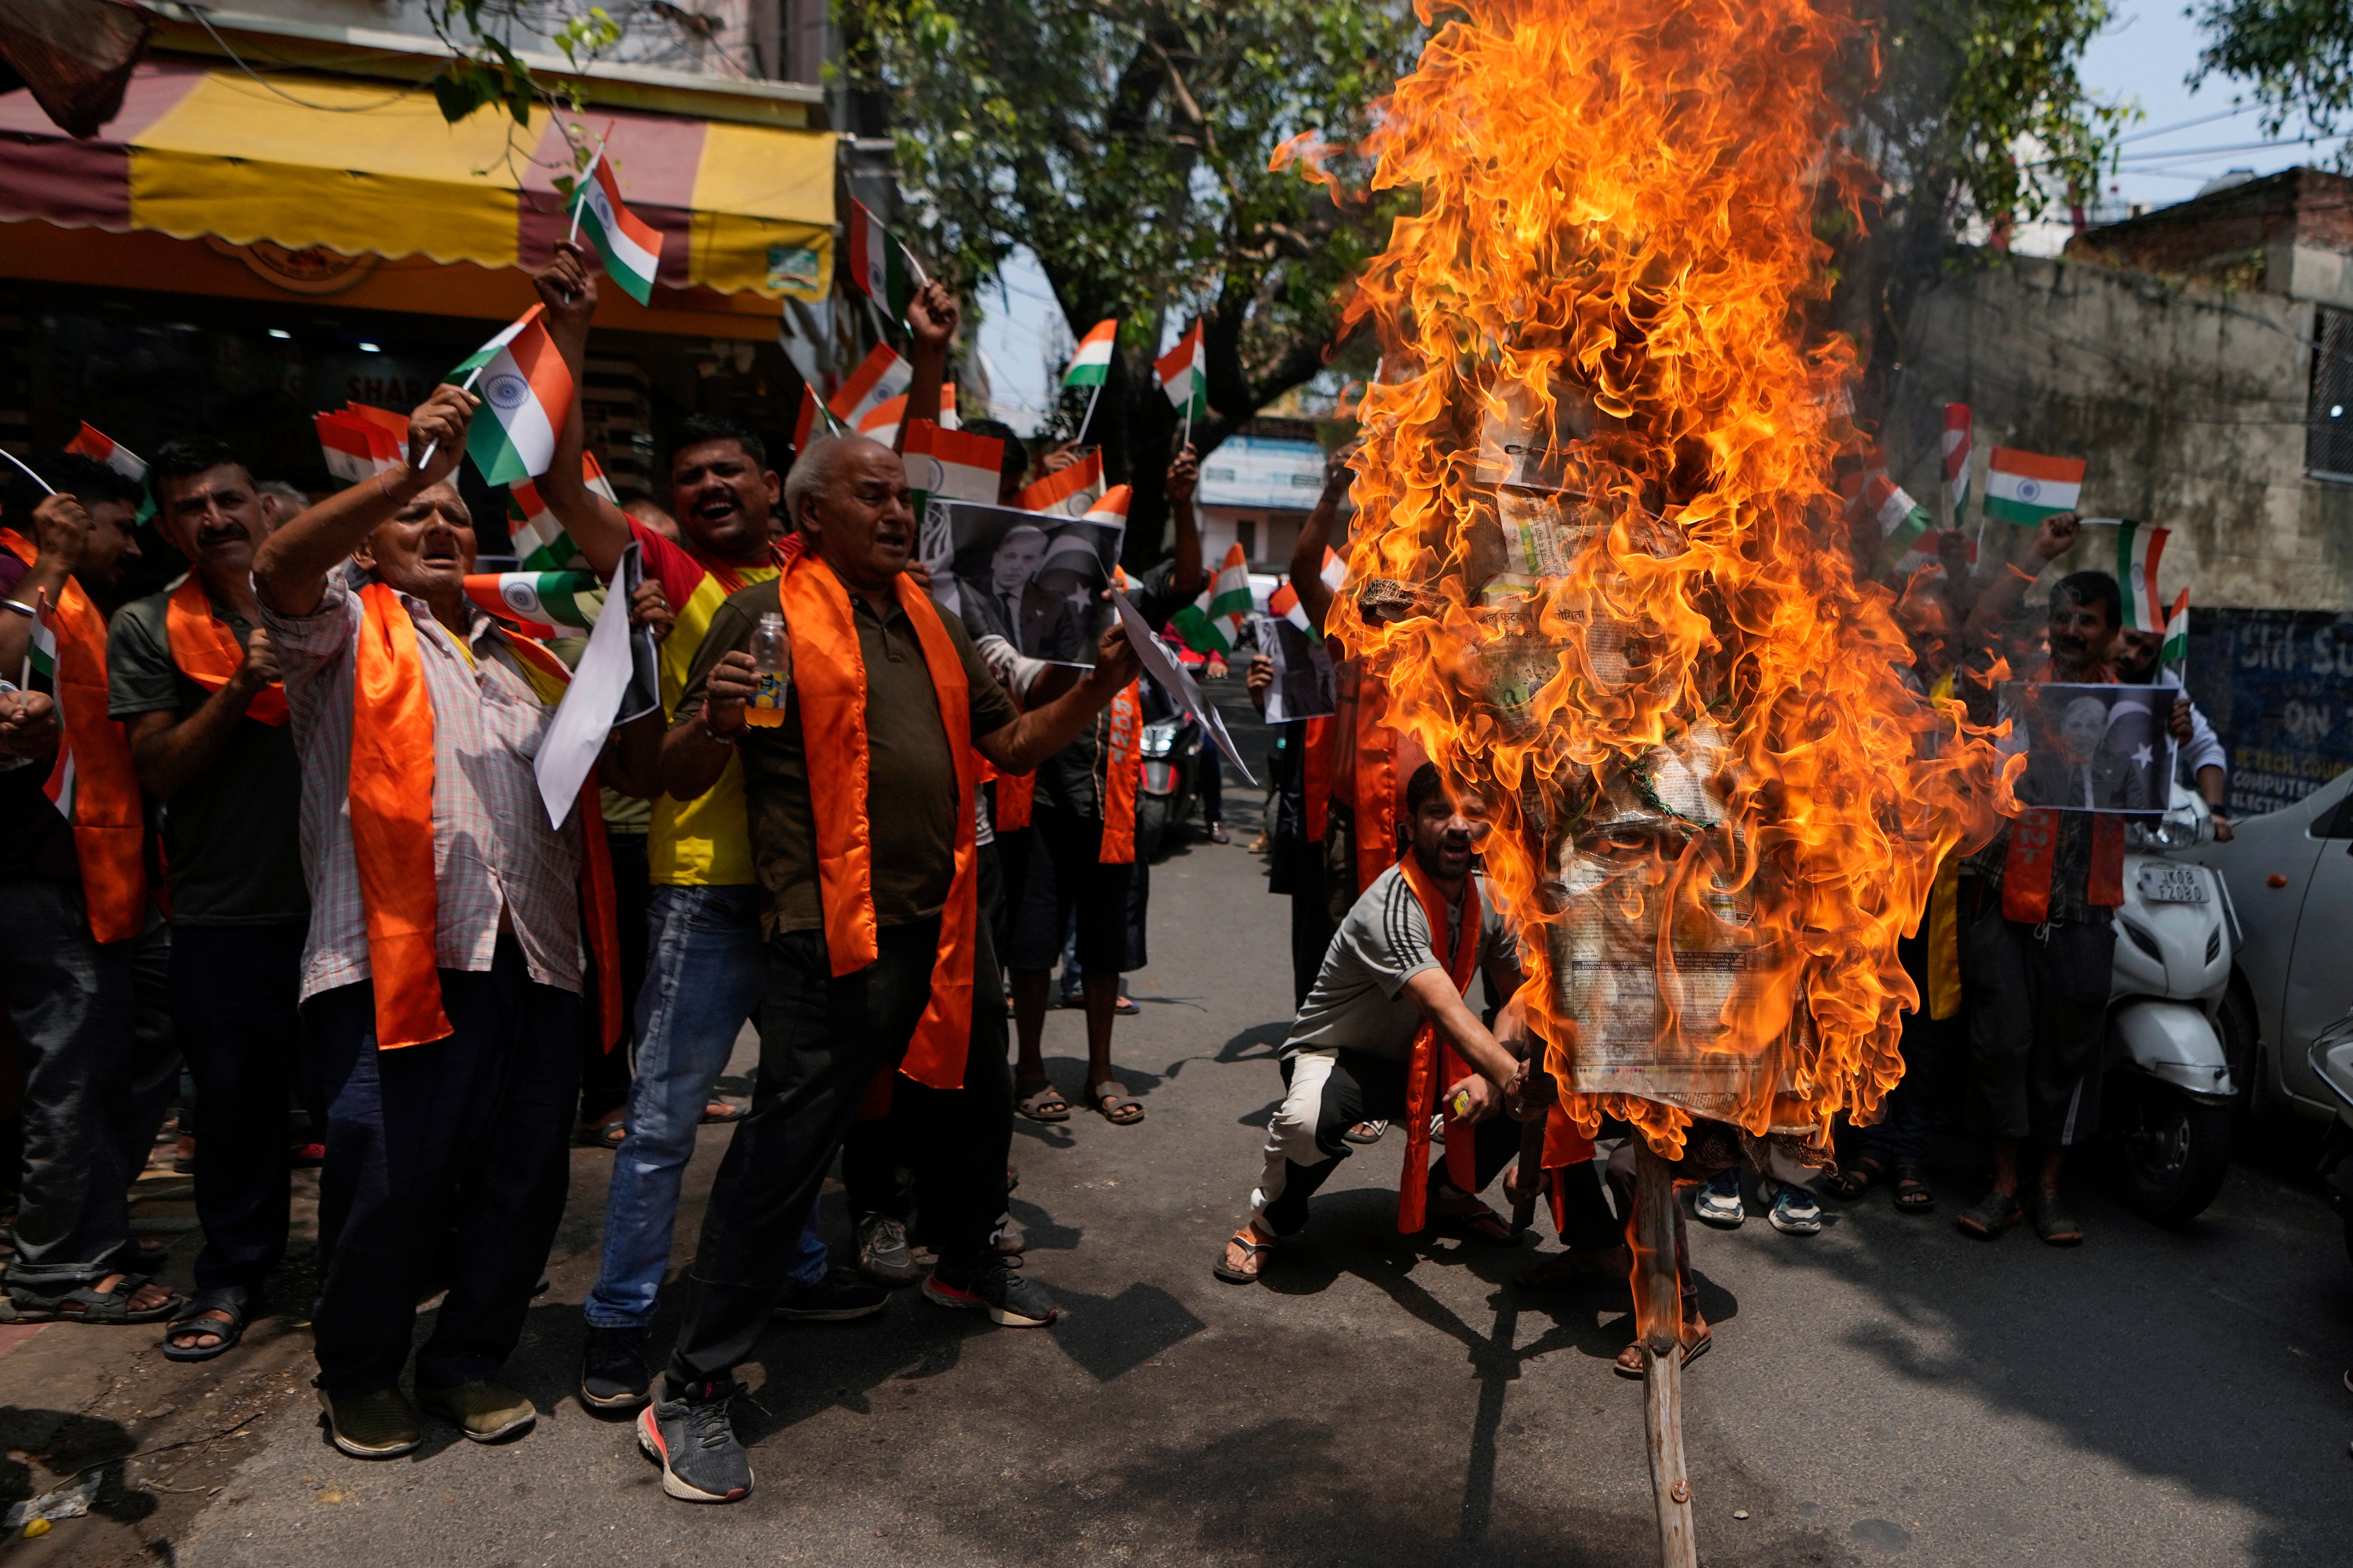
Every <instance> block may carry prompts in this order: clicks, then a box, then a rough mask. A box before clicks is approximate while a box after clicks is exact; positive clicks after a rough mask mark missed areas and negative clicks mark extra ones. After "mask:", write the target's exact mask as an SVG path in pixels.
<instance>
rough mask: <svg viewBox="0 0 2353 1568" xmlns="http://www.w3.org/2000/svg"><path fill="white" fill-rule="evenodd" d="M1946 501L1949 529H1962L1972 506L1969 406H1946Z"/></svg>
mask: <svg viewBox="0 0 2353 1568" xmlns="http://www.w3.org/2000/svg"><path fill="white" fill-rule="evenodd" d="M1945 500H1946V502H1947V507H1946V522H1945V526H1946V527H1947V528H1958V527H1960V526H1961V514H1962V513H1963V512H1965V511H1967V510H1968V506H1969V405H1968V404H1966V403H1947V404H1946V405H1945Z"/></svg>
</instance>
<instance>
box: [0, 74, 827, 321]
mask: <svg viewBox="0 0 2353 1568" xmlns="http://www.w3.org/2000/svg"><path fill="white" fill-rule="evenodd" d="M586 123H587V124H588V125H589V126H590V127H591V128H592V130H593V131H594V132H596V133H598V134H603V135H606V136H607V138H608V140H607V146H608V148H609V155H610V157H611V158H612V160H613V163H614V167H615V168H616V170H617V172H618V174H619V176H620V182H621V191H622V195H623V197H624V199H625V200H627V201H628V204H629V206H630V208H631V209H632V210H633V211H634V212H636V214H637V215H638V216H639V217H641V218H643V219H644V220H645V221H646V222H648V223H649V224H651V225H652V226H654V227H655V228H657V229H659V230H660V231H661V232H662V234H663V236H664V243H663V246H662V261H661V271H660V273H659V278H658V279H657V280H658V281H659V282H660V283H663V284H667V285H669V286H670V287H672V288H687V287H691V286H700V287H702V288H706V289H717V290H719V291H720V292H722V293H727V294H735V293H741V292H744V291H746V290H749V291H751V292H754V293H759V294H764V295H767V296H769V297H772V298H773V297H775V296H777V295H782V294H792V295H795V296H797V297H799V298H802V299H818V298H821V297H823V295H824V294H825V292H826V290H827V289H828V288H829V287H830V284H831V280H832V262H833V188H834V142H835V138H834V137H832V136H831V135H829V134H827V133H825V132H813V131H786V130H779V129H776V128H773V127H768V126H756V125H736V124H729V123H725V122H722V121H700V120H685V119H674V118H670V117H666V116H662V115H657V114H647V113H638V112H629V111H625V110H616V111H604V110H598V111H595V112H593V113H591V114H590V115H588V116H586ZM608 125H609V126H610V129H609V131H607V126H608ZM570 167H571V163H570V159H569V157H568V155H567V154H566V153H565V142H564V136H563V132H562V131H561V130H560V129H559V128H558V126H557V125H556V124H554V122H553V121H550V120H549V119H548V118H547V117H545V116H543V115H541V116H534V117H533V125H532V127H531V129H530V130H528V131H519V130H516V129H515V127H514V124H513V122H512V121H510V120H508V119H506V118H505V117H504V116H502V115H494V114H493V113H492V112H491V111H490V110H480V111H477V112H476V113H475V114H474V115H473V116H472V117H471V118H470V119H468V120H466V121H462V122H460V123H459V124H456V125H451V124H448V122H446V121H443V120H442V118H441V111H440V110H439V109H438V108H437V107H436V106H435V104H434V100H433V95H432V94H431V93H430V92H429V91H427V90H425V89H421V88H407V89H404V88H400V87H397V86H394V85H390V84H382V83H371V82H356V81H352V80H348V79H337V78H333V77H324V76H306V75H295V74H288V75H282V76H281V75H274V74H273V75H272V76H271V77H270V78H269V80H268V82H267V83H266V84H265V83H264V82H261V81H257V80H256V79H253V78H252V77H250V76H248V75H246V74H244V73H243V72H241V71H237V70H234V69H211V68H205V67H203V66H199V65H195V64H184V63H179V62H174V61H170V60H153V61H150V62H148V63H146V64H144V65H142V66H141V67H140V68H139V70H138V72H137V74H136V75H135V76H134V77H133V78H132V81H131V86H130V90H129V91H128V92H127V93H126V94H125V95H124V98H123V103H122V112H121V114H120V115H118V116H117V117H116V118H115V120H114V121H113V122H112V123H111V124H110V125H108V126H107V127H106V128H105V129H104V130H103V131H101V132H100V133H99V135H98V137H97V138H96V139H95V140H93V141H89V142H76V141H73V140H71V139H70V138H69V137H67V136H66V135H64V134H63V133H62V132H59V131H58V128H57V127H56V126H54V125H52V124H51V123H50V122H49V120H48V117H47V115H45V114H43V113H42V112H41V110H40V108H39V106H38V105H37V104H35V103H34V101H33V99H32V94H31V93H30V92H29V91H25V90H18V91H16V92H11V93H6V94H0V220H12V219H22V218H37V219H39V220H41V221H42V222H45V223H49V224H55V225H58V226H63V227H68V228H100V229H106V230H110V231H111V232H114V233H118V234H121V233H127V232H129V231H131V230H133V229H148V230H153V231H155V232H158V233H162V234H168V235H171V236H174V237H177V238H181V239H195V238H198V237H203V236H207V235H210V236H215V237H219V238H221V239H224V240H227V241H229V242H230V243H232V244H236V245H250V244H253V243H255V242H256V241H263V240H266V241H269V242H270V243H272V244H276V245H281V246H285V247H288V248H290V249H297V250H301V249H308V248H310V247H313V246H319V247H325V248H327V249H330V250H333V251H338V252H340V253H342V254H343V255H346V256H360V255H365V254H370V253H373V254H375V255H378V256H383V257H385V258H398V257H404V256H425V257H429V258H432V259H433V260H435V261H440V262H451V261H470V262H474V263H476V264H478V265H480V266H482V267H516V266H536V265H538V264H539V263H540V262H541V261H542V260H543V259H544V258H545V257H546V255H547V253H548V247H549V246H550V245H551V244H553V242H554V241H555V240H557V239H560V238H562V237H563V236H564V232H565V217H564V214H563V198H562V197H561V196H559V195H557V194H556V192H555V189H554V184H553V183H552V179H553V176H554V175H555V174H561V173H564V172H565V171H567V170H569V168H570ZM0 244H5V232H0Z"/></svg>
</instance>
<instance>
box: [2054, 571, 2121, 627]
mask: <svg viewBox="0 0 2353 1568" xmlns="http://www.w3.org/2000/svg"><path fill="white" fill-rule="evenodd" d="M2060 595H2066V596H2067V597H2068V598H2070V599H2073V600H2074V601H2075V603H2077V604H2078V605H2083V606H2084V608H2085V609H2087V610H2088V609H2090V608H2091V607H2092V606H2093V605H2099V606H2100V608H2101V610H2102V611H2103V612H2104V613H2105V615H2106V616H2107V617H2108V625H2110V626H2123V625H2124V624H2125V596H2124V595H2123V594H2121V593H2119V592H2118V591H2117V589H2116V579H2115V578H2114V577H2111V576H2109V575H2108V574H2106V573H2105V572H2070V573H2068V574H2067V575H2065V576H2064V577H2062V578H2060V579H2059V581H2058V582H2056V583H2055V584H2052V588H2051V597H2052V599H2053V600H2056V599H2057V598H2059V596H2060Z"/></svg>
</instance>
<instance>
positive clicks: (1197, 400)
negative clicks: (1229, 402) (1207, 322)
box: [1152, 321, 1209, 437]
mask: <svg viewBox="0 0 2353 1568" xmlns="http://www.w3.org/2000/svg"><path fill="white" fill-rule="evenodd" d="M1152 368H1153V369H1154V370H1155V372H1157V373H1158V374H1159V376H1160V390H1161V391H1163V392H1165V393H1166V394H1167V395H1168V402H1169V405H1170V406H1171V407H1174V408H1177V409H1181V410H1182V411H1183V412H1184V415H1185V432H1186V434H1187V437H1189V436H1190V435H1191V434H1192V431H1193V419H1194V416H1196V415H1198V416H1202V417H1207V416H1208V412H1209V393H1208V378H1207V377H1206V376H1205V375H1204V374H1203V366H1202V363H1201V323H1200V322H1198V321H1195V322H1194V323H1193V326H1192V330H1191V331H1187V333H1186V334H1185V335H1184V336H1183V337H1181V338H1179V339H1177V340H1176V347H1175V348H1173V349H1170V350H1169V351H1168V352H1167V353H1165V354H1162V355H1161V356H1160V357H1159V358H1158V359H1157V360H1155V361H1154V362H1153V365H1152Z"/></svg>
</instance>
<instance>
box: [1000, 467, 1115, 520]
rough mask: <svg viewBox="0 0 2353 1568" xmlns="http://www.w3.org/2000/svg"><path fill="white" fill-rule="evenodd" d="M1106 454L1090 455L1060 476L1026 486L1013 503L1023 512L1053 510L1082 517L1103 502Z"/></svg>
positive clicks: (1063, 514) (1070, 515)
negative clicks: (1095, 505)
mask: <svg viewBox="0 0 2353 1568" xmlns="http://www.w3.org/2000/svg"><path fill="white" fill-rule="evenodd" d="M1102 496H1103V454H1102V453H1101V452H1089V453H1088V454H1087V455H1086V456H1085V457H1083V458H1080V459H1079V460H1078V461H1077V462H1075V463H1072V464H1071V466H1070V467H1069V468H1064V469H1063V470H1062V471H1061V472H1060V473H1059V474H1048V475H1047V476H1046V477H1045V478H1044V479H1039V481H1038V482H1037V483H1036V484H1033V485H1029V486H1026V487H1025V488H1024V489H1022V491H1021V494H1020V495H1019V496H1018V497H1017V498H1016V499H1015V500H1014V503H1013V504H1014V505H1016V506H1018V507H1019V508H1020V509H1021V510H1023V511H1050V512H1053V513H1056V514H1057V515H1059V516H1062V517H1083V516H1085V515H1086V510H1087V508H1089V507H1091V506H1092V505H1093V504H1094V503H1095V502H1096V501H1097V500H1100V499H1102Z"/></svg>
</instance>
